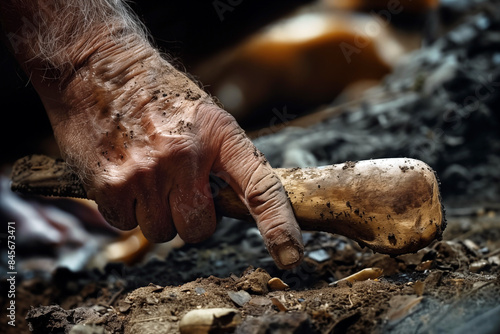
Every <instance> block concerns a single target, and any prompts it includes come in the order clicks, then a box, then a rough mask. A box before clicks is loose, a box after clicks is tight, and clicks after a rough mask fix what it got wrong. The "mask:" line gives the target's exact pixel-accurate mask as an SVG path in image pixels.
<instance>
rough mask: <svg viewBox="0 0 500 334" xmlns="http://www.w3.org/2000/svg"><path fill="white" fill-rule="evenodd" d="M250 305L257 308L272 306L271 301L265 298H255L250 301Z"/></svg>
mask: <svg viewBox="0 0 500 334" xmlns="http://www.w3.org/2000/svg"><path fill="white" fill-rule="evenodd" d="M250 304H252V305H253V306H259V307H261V306H269V305H271V304H272V301H271V300H270V299H269V298H266V297H262V296H256V297H253V298H252V299H251V300H250Z"/></svg>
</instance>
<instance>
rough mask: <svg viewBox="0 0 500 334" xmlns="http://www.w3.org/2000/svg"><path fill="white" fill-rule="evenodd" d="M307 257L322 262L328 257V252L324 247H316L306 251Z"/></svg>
mask: <svg viewBox="0 0 500 334" xmlns="http://www.w3.org/2000/svg"><path fill="white" fill-rule="evenodd" d="M307 257H308V258H310V259H312V260H314V261H316V262H323V261H326V260H328V259H329V258H330V254H328V253H327V252H326V251H325V250H324V249H318V250H315V251H311V252H309V253H307Z"/></svg>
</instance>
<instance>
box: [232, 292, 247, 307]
mask: <svg viewBox="0 0 500 334" xmlns="http://www.w3.org/2000/svg"><path fill="white" fill-rule="evenodd" d="M227 294H228V295H229V298H231V300H232V301H233V302H235V303H236V305H238V306H243V305H245V304H246V303H248V302H249V301H250V299H252V296H250V294H249V293H248V292H246V291H244V290H240V291H228V292H227Z"/></svg>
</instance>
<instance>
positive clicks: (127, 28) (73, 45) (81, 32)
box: [0, 0, 148, 79]
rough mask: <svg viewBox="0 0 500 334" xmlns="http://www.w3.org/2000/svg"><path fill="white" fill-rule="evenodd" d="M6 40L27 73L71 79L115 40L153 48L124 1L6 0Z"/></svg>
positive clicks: (0, 4)
mask: <svg viewBox="0 0 500 334" xmlns="http://www.w3.org/2000/svg"><path fill="white" fill-rule="evenodd" d="M0 13H1V20H2V26H3V30H4V34H5V37H6V39H7V41H8V44H10V45H9V46H10V48H11V50H12V51H13V53H14V55H15V57H16V58H17V60H18V61H19V63H20V64H22V66H23V67H24V69H25V71H26V72H27V74H28V75H30V74H32V72H33V71H42V72H43V74H44V75H45V76H46V78H47V76H48V79H61V78H63V79H64V78H67V77H69V76H70V75H71V74H72V73H74V72H75V70H77V69H78V68H79V66H81V65H82V64H84V63H85V62H86V61H87V60H88V58H89V57H91V56H92V55H93V54H94V53H95V52H98V51H99V49H100V48H101V47H102V46H103V44H104V43H108V42H109V41H113V42H114V43H115V44H117V45H123V46H124V47H126V46H127V45H128V44H130V43H131V41H133V43H144V44H148V42H147V38H146V34H145V32H144V29H143V28H142V27H141V25H140V23H139V21H138V20H136V19H135V18H134V17H133V16H132V15H131V13H132V12H131V11H130V10H128V8H127V6H126V5H125V4H124V2H123V1H122V0H62V1H46V0H28V1H20V0H5V1H2V2H0Z"/></svg>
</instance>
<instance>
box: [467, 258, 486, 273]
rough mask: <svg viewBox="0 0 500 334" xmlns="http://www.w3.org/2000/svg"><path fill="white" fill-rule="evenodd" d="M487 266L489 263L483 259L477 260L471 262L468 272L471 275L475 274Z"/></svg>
mask: <svg viewBox="0 0 500 334" xmlns="http://www.w3.org/2000/svg"><path fill="white" fill-rule="evenodd" d="M489 264H490V263H489V262H488V261H487V260H484V259H483V260H478V261H475V262H472V263H471V264H470V265H469V270H470V271H471V272H473V273H477V272H478V271H481V270H483V269H484V268H486V267H487V266H488V265H489Z"/></svg>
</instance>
